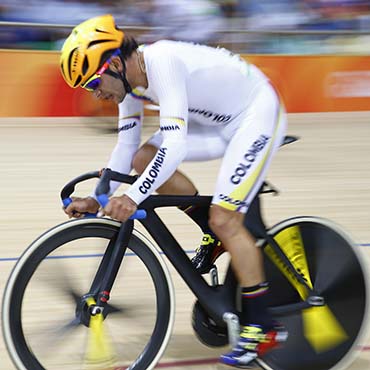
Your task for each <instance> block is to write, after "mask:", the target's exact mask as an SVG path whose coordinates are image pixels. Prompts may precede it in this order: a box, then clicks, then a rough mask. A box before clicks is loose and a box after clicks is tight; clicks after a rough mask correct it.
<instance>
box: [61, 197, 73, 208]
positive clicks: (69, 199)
mask: <svg viewBox="0 0 370 370" xmlns="http://www.w3.org/2000/svg"><path fill="white" fill-rule="evenodd" d="M62 203H63V206H64V208H67V207H68V206H69V205H70V204H71V203H72V199H71V198H65V199H63V200H62Z"/></svg>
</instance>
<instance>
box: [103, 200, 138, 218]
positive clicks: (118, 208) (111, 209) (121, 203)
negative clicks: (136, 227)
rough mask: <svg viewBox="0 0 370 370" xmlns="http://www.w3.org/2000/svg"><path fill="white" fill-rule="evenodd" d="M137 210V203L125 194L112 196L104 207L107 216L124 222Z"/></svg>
mask: <svg viewBox="0 0 370 370" xmlns="http://www.w3.org/2000/svg"><path fill="white" fill-rule="evenodd" d="M136 210H137V204H136V203H135V202H134V201H133V200H132V199H131V198H129V197H128V196H127V195H122V196H120V197H112V198H110V200H109V203H108V204H107V206H106V207H105V208H104V213H105V214H106V215H107V216H110V217H112V218H113V219H115V220H117V221H121V222H125V221H126V220H127V219H128V218H129V217H130V216H131V215H133V214H134V213H135V212H136Z"/></svg>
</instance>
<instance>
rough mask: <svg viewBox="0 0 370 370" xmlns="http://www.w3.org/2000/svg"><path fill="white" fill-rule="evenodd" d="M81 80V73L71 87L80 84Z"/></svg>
mask: <svg viewBox="0 0 370 370" xmlns="http://www.w3.org/2000/svg"><path fill="white" fill-rule="evenodd" d="M81 80H82V77H81V75H79V76H78V77H77V80H76V82H75V83H74V84H73V87H76V86H78V85H79V84H80V82H81Z"/></svg>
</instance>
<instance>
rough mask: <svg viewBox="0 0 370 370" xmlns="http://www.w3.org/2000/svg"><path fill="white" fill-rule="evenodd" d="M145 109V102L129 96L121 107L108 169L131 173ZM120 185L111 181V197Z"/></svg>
mask: <svg viewBox="0 0 370 370" xmlns="http://www.w3.org/2000/svg"><path fill="white" fill-rule="evenodd" d="M143 107H144V104H143V101H142V100H139V99H135V98H134V97H133V96H131V95H127V96H126V98H125V99H124V101H123V102H122V103H121V104H120V105H119V119H118V140H117V143H116V146H115V147H114V149H113V151H112V153H111V156H110V159H109V162H108V164H107V168H110V169H112V170H113V171H117V172H121V173H125V174H129V173H130V172H131V170H132V160H133V157H134V155H135V152H136V151H137V149H138V147H139V145H140V137H141V125H142V120H143V110H144V108H143ZM119 185H120V183H119V182H116V181H111V183H110V192H109V195H111V194H113V193H114V192H115V191H116V190H117V188H118V187H119ZM94 193H95V192H94Z"/></svg>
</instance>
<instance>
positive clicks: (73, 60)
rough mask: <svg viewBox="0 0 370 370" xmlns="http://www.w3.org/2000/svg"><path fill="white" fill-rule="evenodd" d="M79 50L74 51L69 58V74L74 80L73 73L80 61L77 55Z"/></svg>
mask: <svg viewBox="0 0 370 370" xmlns="http://www.w3.org/2000/svg"><path fill="white" fill-rule="evenodd" d="M77 50H78V48H75V49H73V50H72V52H71V53H70V54H69V58H68V66H69V68H68V74H69V78H70V79H72V72H73V71H74V70H75V68H76V65H77V61H78V53H76V51H77Z"/></svg>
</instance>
